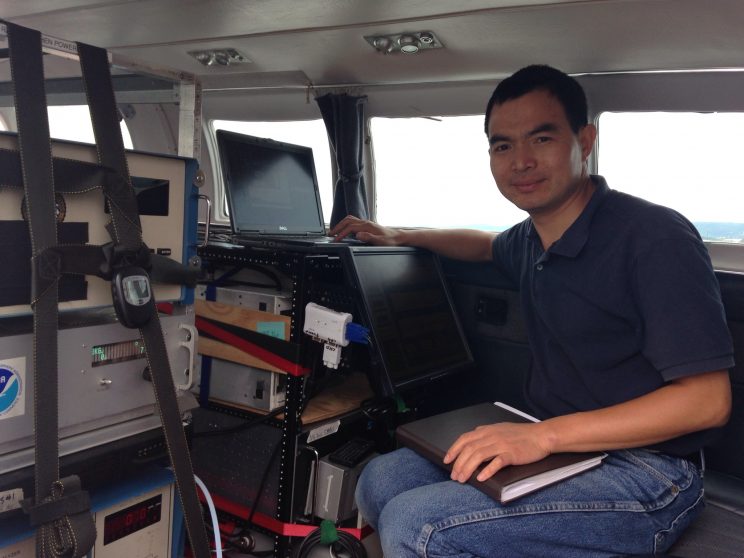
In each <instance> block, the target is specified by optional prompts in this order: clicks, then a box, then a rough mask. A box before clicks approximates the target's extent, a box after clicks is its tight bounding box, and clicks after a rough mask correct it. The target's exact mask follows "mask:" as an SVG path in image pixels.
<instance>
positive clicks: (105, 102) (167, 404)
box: [77, 43, 211, 558]
mask: <svg viewBox="0 0 744 558" xmlns="http://www.w3.org/2000/svg"><path fill="white" fill-rule="evenodd" d="M77 46H78V54H79V56H80V65H81V67H82V70H83V82H84V84H85V90H86V95H87V97H88V106H89V108H90V113H91V119H92V121H93V132H94V134H95V138H96V146H97V147H98V158H99V161H100V163H101V164H102V165H104V166H105V167H108V168H111V169H113V170H114V171H115V175H116V176H115V177H114V179H113V180H109V181H106V183H105V184H104V194H105V195H106V199H107V201H108V203H109V208H110V210H111V226H110V227H109V233H110V234H111V236H112V238H113V240H114V248H116V249H118V250H119V255H120V257H114V258H112V262H111V265H112V267H113V268H114V270H116V268H117V267H118V268H124V267H127V266H133V265H135V266H138V267H139V268H142V269H145V270H146V269H147V268H149V252H148V251H147V249H146V247H144V244H143V242H142V228H141V226H140V220H139V214H138V212H137V203H136V198H135V196H134V189H133V188H132V185H131V179H130V176H129V169H128V167H127V161H126V157H125V154H124V144H123V141H122V138H121V134H120V133H119V122H118V116H117V115H118V111H117V108H116V100H115V98H114V91H113V85H112V83H111V73H110V68H109V63H108V57H107V54H106V51H105V50H103V49H100V48H97V47H92V46H90V45H86V44H83V43H78V44H77ZM143 248H145V249H144V250H143ZM143 259H147V261H146V262H142V260H143ZM143 264H144V265H143ZM151 308H152V311H151V314H150V319H149V320H148V321H147V322H146V323H145V324H144V325H142V326H140V327H139V331H140V334H141V336H142V339H143V341H144V344H145V352H146V355H147V361H148V365H149V366H150V370H151V372H152V382H153V387H154V390H155V399H156V401H157V407H158V410H159V412H160V419H161V422H162V424H163V430H164V432H165V439H166V445H167V446H168V453H169V455H170V459H171V465H172V466H173V471H174V473H175V477H176V488H177V489H178V493H179V496H180V498H181V503H182V505H183V511H184V520H185V523H186V530H187V532H188V535H189V540H190V542H191V550H192V552H193V554H194V556H196V557H197V558H209V556H210V554H211V553H210V547H209V542H208V540H207V534H206V529H205V527H204V520H203V517H202V508H201V504H200V502H199V497H198V495H197V492H196V483H195V481H194V471H193V466H192V464H191V456H190V454H189V450H188V444H187V441H186V435H185V433H184V430H183V424H182V421H181V413H180V411H179V409H178V401H177V399H176V390H175V386H174V384H173V376H172V375H171V370H170V364H169V362H168V352H167V349H166V346H165V341H164V340H163V332H162V329H161V327H160V320H159V318H158V313H157V311H156V309H155V305H154V304H152V305H151ZM120 318H121V316H120Z"/></svg>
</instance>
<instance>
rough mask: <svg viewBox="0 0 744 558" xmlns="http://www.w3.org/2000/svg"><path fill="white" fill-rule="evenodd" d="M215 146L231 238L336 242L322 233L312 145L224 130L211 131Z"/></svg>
mask: <svg viewBox="0 0 744 558" xmlns="http://www.w3.org/2000/svg"><path fill="white" fill-rule="evenodd" d="M217 147H218V150H219V155H220V163H221V164H220V168H221V171H222V179H223V184H224V185H225V191H226V195H227V206H228V210H229V212H230V226H231V228H232V235H231V241H232V242H233V243H234V244H238V245H242V246H260V247H281V246H283V245H290V246H291V245H300V246H312V245H315V244H329V243H336V240H335V238H334V237H331V236H327V234H326V230H325V222H324V220H323V210H322V207H321V203H320V192H319V190H318V179H317V176H316V174H315V160H314V158H313V150H312V148H310V147H306V146H302V145H293V144H290V143H284V142H280V141H276V140H272V139H268V138H259V137H255V136H249V135H246V134H238V133H235V132H228V131H226V130H218V131H217ZM351 242H352V243H353V242H354V241H353V239H351ZM357 242H358V241H357ZM340 244H345V243H340Z"/></svg>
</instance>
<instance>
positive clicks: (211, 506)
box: [194, 475, 222, 558]
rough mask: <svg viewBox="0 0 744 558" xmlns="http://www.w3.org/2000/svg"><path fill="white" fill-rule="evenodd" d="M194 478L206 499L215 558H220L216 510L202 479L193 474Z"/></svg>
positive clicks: (220, 545)
mask: <svg viewBox="0 0 744 558" xmlns="http://www.w3.org/2000/svg"><path fill="white" fill-rule="evenodd" d="M194 480H195V481H196V484H197V486H198V487H199V488H200V489H201V491H202V494H204V498H205V499H206V500H207V506H208V507H209V515H210V516H211V517H212V530H213V531H214V548H215V553H216V556H217V558H222V538H221V537H220V526H219V523H218V522H217V510H216V509H215V508H214V502H213V501H212V495H211V494H210V493H209V490H207V487H206V485H205V484H204V483H203V482H202V480H201V479H200V478H199V477H197V476H196V475H194Z"/></svg>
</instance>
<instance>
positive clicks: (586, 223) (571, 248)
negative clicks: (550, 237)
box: [527, 174, 610, 258]
mask: <svg viewBox="0 0 744 558" xmlns="http://www.w3.org/2000/svg"><path fill="white" fill-rule="evenodd" d="M591 180H592V182H593V183H594V193H593V194H592V197H591V198H590V199H589V203H587V204H586V207H584V209H583V211H582V212H581V214H580V215H579V216H578V218H577V219H576V220H575V221H574V222H573V223H572V224H571V226H570V227H568V229H566V232H564V233H563V236H561V237H560V238H559V239H558V240H557V241H555V242H554V243H553V245H552V246H550V248H549V249H548V252H549V253H552V254H556V255H558V256H565V257H567V258H575V257H576V256H578V254H579V252H581V249H582V248H583V247H584V245H585V244H586V241H587V239H588V238H589V227H590V225H591V222H592V219H593V217H594V214H595V213H596V212H597V209H598V208H599V206H600V205H601V203H602V201H603V200H604V198H605V197H606V196H607V194H608V193H609V191H610V188H609V186H607V181H606V180H605V179H604V177H602V176H599V175H596V174H593V175H591ZM527 234H528V236H529V238H530V239H532V240H534V241H537V242H538V243H539V242H540V237H539V236H538V234H537V230H536V229H535V226H534V224H533V223H532V219H530V220H529V229H528V232H527Z"/></svg>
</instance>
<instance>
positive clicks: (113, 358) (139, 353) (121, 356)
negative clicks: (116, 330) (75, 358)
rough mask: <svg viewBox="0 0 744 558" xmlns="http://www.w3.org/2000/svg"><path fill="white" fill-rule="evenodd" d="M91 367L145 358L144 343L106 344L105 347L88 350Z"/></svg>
mask: <svg viewBox="0 0 744 558" xmlns="http://www.w3.org/2000/svg"><path fill="white" fill-rule="evenodd" d="M90 356H91V366H103V365H105V364H114V363H117V362H125V361H127V360H136V359H138V358H145V357H146V356H147V355H146V354H145V343H144V341H142V339H133V340H132V341H121V342H119V343H108V344H106V345H95V346H93V347H91V349H90Z"/></svg>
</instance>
